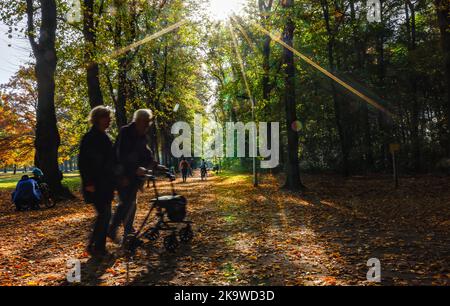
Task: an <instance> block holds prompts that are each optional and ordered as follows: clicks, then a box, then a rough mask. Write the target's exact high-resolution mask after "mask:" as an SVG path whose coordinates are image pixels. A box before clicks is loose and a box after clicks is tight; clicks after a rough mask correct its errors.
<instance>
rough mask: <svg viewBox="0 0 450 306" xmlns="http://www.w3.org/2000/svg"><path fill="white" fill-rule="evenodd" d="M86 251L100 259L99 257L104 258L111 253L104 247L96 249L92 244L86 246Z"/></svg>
mask: <svg viewBox="0 0 450 306" xmlns="http://www.w3.org/2000/svg"><path fill="white" fill-rule="evenodd" d="M86 251H87V252H88V254H89V255H90V256H91V257H92V258H94V259H100V260H101V259H105V258H107V257H109V256H111V254H110V253H109V252H108V251H107V250H106V249H100V250H98V249H96V248H95V246H93V245H90V246H88V247H87V250H86Z"/></svg>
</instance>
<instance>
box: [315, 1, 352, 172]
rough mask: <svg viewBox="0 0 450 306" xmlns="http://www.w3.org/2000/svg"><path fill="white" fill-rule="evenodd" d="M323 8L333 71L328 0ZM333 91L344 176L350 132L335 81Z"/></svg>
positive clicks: (347, 164)
mask: <svg viewBox="0 0 450 306" xmlns="http://www.w3.org/2000/svg"><path fill="white" fill-rule="evenodd" d="M321 5H322V10H323V16H324V19H325V27H326V29H327V33H328V63H329V66H330V69H331V71H332V72H333V73H334V72H335V64H334V41H335V37H334V33H333V31H332V29H331V25H330V13H329V6H328V0H322V1H321ZM331 91H332V97H333V102H334V112H335V118H336V125H337V130H338V134H339V140H340V144H341V152H342V174H343V175H344V176H349V175H350V166H349V156H350V145H349V141H348V133H346V129H345V121H346V120H345V118H344V116H343V111H342V106H343V102H342V100H341V99H339V97H338V93H337V89H336V85H335V84H334V81H331Z"/></svg>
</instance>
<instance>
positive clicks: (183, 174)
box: [181, 169, 189, 182]
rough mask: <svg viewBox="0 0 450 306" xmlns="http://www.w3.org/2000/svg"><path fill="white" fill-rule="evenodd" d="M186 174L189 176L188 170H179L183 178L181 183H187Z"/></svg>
mask: <svg viewBox="0 0 450 306" xmlns="http://www.w3.org/2000/svg"><path fill="white" fill-rule="evenodd" d="M188 174H189V170H188V169H182V170H181V176H182V177H183V182H186V181H187V177H188Z"/></svg>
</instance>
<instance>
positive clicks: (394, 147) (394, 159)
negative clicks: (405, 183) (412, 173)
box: [389, 143, 401, 189]
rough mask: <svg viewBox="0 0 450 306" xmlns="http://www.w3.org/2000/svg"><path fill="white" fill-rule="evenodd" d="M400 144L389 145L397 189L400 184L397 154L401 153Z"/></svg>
mask: <svg viewBox="0 0 450 306" xmlns="http://www.w3.org/2000/svg"><path fill="white" fill-rule="evenodd" d="M400 148H401V146H400V144H398V143H392V144H390V145H389V151H390V152H391V154H392V166H393V167H394V180H395V189H398V187H399V182H398V165H397V152H399V151H400Z"/></svg>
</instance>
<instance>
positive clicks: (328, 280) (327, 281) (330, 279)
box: [323, 276, 337, 286]
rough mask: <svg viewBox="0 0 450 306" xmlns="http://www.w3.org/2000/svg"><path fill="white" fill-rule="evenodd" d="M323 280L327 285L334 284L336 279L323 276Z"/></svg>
mask: <svg viewBox="0 0 450 306" xmlns="http://www.w3.org/2000/svg"><path fill="white" fill-rule="evenodd" d="M323 282H324V283H325V285H327V286H336V283H337V280H336V278H335V277H332V276H327V277H324V278H323Z"/></svg>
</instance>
